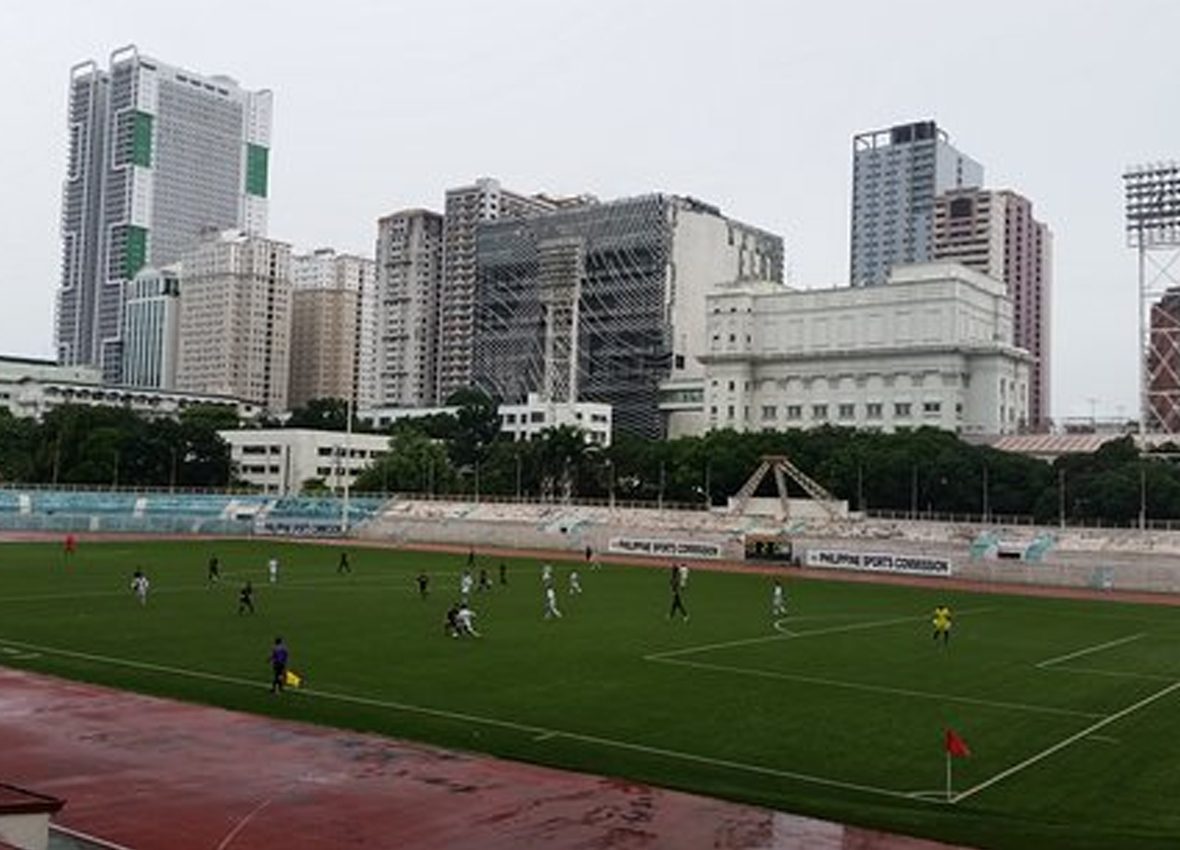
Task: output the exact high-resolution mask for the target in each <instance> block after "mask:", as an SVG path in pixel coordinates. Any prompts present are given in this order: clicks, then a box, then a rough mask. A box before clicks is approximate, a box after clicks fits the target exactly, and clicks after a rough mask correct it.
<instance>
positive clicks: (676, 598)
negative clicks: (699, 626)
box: [668, 564, 688, 621]
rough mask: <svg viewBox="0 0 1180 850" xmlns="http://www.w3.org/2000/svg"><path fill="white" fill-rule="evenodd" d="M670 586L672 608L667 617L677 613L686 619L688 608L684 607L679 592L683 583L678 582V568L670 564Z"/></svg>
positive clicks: (669, 617)
mask: <svg viewBox="0 0 1180 850" xmlns="http://www.w3.org/2000/svg"><path fill="white" fill-rule="evenodd" d="M669 585H670V586H671V588H672V609H671V610H670V611H669V612H668V619H669V620H671V619H672V617H673V615H675V614H677V613H679V614H680V616H681V618H682V619H684V620H686V621H687V620H688V609H687V608H685V607H684V600H683V599H681V598H680V593H681V591H682V590H683V585H682V584H681V582H680V568H679V567H678V566H677V565H675V564H673V565H672V579H671V581H670V582H669Z"/></svg>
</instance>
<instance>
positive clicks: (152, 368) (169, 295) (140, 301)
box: [122, 265, 180, 390]
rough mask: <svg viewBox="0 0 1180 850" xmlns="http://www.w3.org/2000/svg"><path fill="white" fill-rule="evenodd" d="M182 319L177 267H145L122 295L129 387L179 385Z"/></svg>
mask: <svg viewBox="0 0 1180 850" xmlns="http://www.w3.org/2000/svg"><path fill="white" fill-rule="evenodd" d="M179 321H180V271H179V267H178V266H175V265H173V266H165V267H164V268H162V269H155V268H150V267H148V268H143V269H140V271H139V272H138V273H137V274H136V275H135V277H134V278H132V279H131V280H129V281H128V282H127V286H126V291H125V292H124V296H123V368H122V383H123V384H124V385H125V386H129V387H156V388H158V389H164V390H170V389H173V388H174V387H175V386H176V345H177V341H178V332H179Z"/></svg>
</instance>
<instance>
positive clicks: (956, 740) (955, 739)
mask: <svg viewBox="0 0 1180 850" xmlns="http://www.w3.org/2000/svg"><path fill="white" fill-rule="evenodd" d="M946 753H947V755H948V756H954V757H955V758H957V759H961V758H966V757H967V756H969V755H971V748H970V747H968V746H967V742H966V741H964V740H963V739H962V738H960V737H959V735H958V733H957V732H955V730H954V729H947V730H946Z"/></svg>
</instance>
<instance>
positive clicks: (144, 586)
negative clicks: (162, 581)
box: [131, 570, 152, 605]
mask: <svg viewBox="0 0 1180 850" xmlns="http://www.w3.org/2000/svg"><path fill="white" fill-rule="evenodd" d="M151 586H152V583H151V582H150V581H148V577H147V576H146V575H144V574H143V570H136V571H135V574H134V575H132V576H131V590H132V591H134V593H135V595H136V597H137V598H138V599H139V604H140V605H147V597H148V589H149V588H150V587H151Z"/></svg>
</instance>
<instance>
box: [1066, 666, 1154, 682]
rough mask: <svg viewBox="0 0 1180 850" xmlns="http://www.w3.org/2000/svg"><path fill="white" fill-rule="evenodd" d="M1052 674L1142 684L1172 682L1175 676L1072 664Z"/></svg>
mask: <svg viewBox="0 0 1180 850" xmlns="http://www.w3.org/2000/svg"><path fill="white" fill-rule="evenodd" d="M1051 669H1052V671H1053V672H1054V673H1082V674H1085V675H1088V676H1109V677H1111V678H1112V679H1138V680H1141V681H1144V682H1174V681H1176V677H1175V676H1159V675H1154V674H1152V673H1126V672H1123V671H1122V670H1102V669H1100V668H1098V667H1074V666H1073V665H1072V664H1067V665H1064V666H1060V665H1059V666H1057V667H1053V668H1051Z"/></svg>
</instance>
